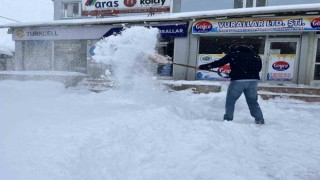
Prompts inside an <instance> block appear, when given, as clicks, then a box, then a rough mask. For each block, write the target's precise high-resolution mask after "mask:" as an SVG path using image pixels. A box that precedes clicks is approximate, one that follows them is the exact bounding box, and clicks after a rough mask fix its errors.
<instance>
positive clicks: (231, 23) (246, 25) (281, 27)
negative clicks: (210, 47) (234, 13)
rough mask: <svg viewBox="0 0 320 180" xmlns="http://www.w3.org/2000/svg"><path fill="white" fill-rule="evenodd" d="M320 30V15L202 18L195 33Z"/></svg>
mask: <svg viewBox="0 0 320 180" xmlns="http://www.w3.org/2000/svg"><path fill="white" fill-rule="evenodd" d="M294 31H320V16H300V17H268V18H242V19H226V20H200V21H196V22H195V23H194V24H193V28H192V33H193V34H209V33H247V32H294Z"/></svg>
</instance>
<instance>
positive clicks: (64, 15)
mask: <svg viewBox="0 0 320 180" xmlns="http://www.w3.org/2000/svg"><path fill="white" fill-rule="evenodd" d="M67 5H73V6H74V5H77V6H78V14H72V16H68V10H67V8H66V7H67ZM81 6H82V3H81V2H62V3H61V17H62V18H80V17H81V15H82V7H81Z"/></svg>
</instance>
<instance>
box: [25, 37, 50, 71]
mask: <svg viewBox="0 0 320 180" xmlns="http://www.w3.org/2000/svg"><path fill="white" fill-rule="evenodd" d="M51 47H52V46H51V41H25V42H24V55H23V57H24V59H23V63H22V68H23V70H27V71H47V70H51V68H52V66H51V54H52V53H51Z"/></svg>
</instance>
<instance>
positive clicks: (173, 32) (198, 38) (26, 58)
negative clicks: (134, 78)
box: [3, 3, 320, 85]
mask: <svg viewBox="0 0 320 180" xmlns="http://www.w3.org/2000/svg"><path fill="white" fill-rule="evenodd" d="M319 9H320V4H319V3H318V4H309V5H299V6H297V5H292V6H289V5H288V6H274V7H272V8H269V7H258V8H251V9H246V10H245V9H230V10H217V11H208V12H205V13H203V12H190V13H172V14H169V13H167V14H161V15H159V14H158V15H156V16H147V15H145V16H136V17H135V16H132V17H130V18H126V17H114V18H101V19H81V20H79V21H77V20H57V21H53V22H48V23H46V24H41V23H33V24H32V23H26V24H23V23H17V24H12V25H6V26H3V27H5V28H8V27H9V28H10V31H11V33H12V36H13V39H14V40H15V42H16V54H15V60H14V62H13V63H11V64H12V66H11V67H9V68H8V70H15V71H62V72H78V73H82V74H84V75H85V76H92V77H98V76H99V75H100V74H101V73H103V68H104V67H103V66H104V65H101V64H96V63H94V61H93V59H92V56H93V55H94V46H95V43H96V42H98V41H99V40H100V39H101V38H103V37H107V36H109V35H112V34H114V33H119V31H121V29H122V28H123V25H124V26H126V27H130V26H134V25H139V26H146V27H149V26H152V27H156V28H158V29H159V32H160V34H161V38H160V39H159V43H158V45H157V50H158V53H160V54H162V55H168V56H170V57H172V59H173V61H174V62H175V63H179V64H185V65H189V66H197V65H201V64H204V63H209V62H211V61H214V60H217V59H219V58H221V57H223V56H224V54H225V53H227V51H228V47H229V46H230V45H232V44H245V45H249V46H251V47H252V48H253V49H254V51H255V52H257V53H258V54H259V55H260V56H261V58H262V59H263V70H262V72H261V82H263V83H271V84H303V85H320V57H319V55H320V46H319V45H320V44H319V43H320V40H319V39H320V33H318V32H319V31H320V14H319ZM217 70H218V71H219V73H211V72H205V71H195V69H193V68H187V67H184V66H178V65H174V66H172V65H169V66H165V67H159V69H158V72H157V75H158V76H163V77H169V79H174V80H218V81H228V80H229V79H228V75H227V72H228V71H229V70H230V69H229V67H228V66H225V67H222V68H219V69H217Z"/></svg>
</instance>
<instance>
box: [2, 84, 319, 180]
mask: <svg viewBox="0 0 320 180" xmlns="http://www.w3.org/2000/svg"><path fill="white" fill-rule="evenodd" d="M145 88H146V86H137V87H135V88H133V89H131V90H130V91H122V90H110V91H105V92H102V93H93V92H90V91H86V90H74V89H65V87H64V86H63V84H60V83H57V82H51V81H42V82H36V81H25V82H20V81H0V92H1V93H0V102H1V103H0V114H1V118H0V147H1V148H0V179H11V180H43V179H46V180H50V179H52V180H57V179H61V180H62V179H69V180H72V179H75V180H82V179H83V180H88V179H91V180H105V179H112V180H125V179H135V180H150V179H154V180H164V179H167V180H172V179H181V180H195V179H197V180H199V179H203V180H209V179H222V180H229V179H237V180H257V179H259V180H273V179H281V180H318V179H320V173H319V172H320V151H319V149H320V143H319V139H320V131H319V127H320V121H319V116H320V111H319V107H320V104H319V103H305V102H301V101H294V100H281V99H278V100H268V101H263V100H260V101H259V103H260V105H261V107H262V110H263V112H264V116H265V120H266V124H265V125H263V126H259V125H255V124H254V120H253V118H252V117H250V115H249V111H248V108H247V105H246V102H245V99H244V98H243V96H242V97H241V98H240V99H239V101H238V102H237V105H236V112H235V119H234V121H233V122H224V121H222V116H223V113H224V101H225V94H226V92H225V90H224V91H223V92H221V93H210V94H193V93H192V92H191V90H190V91H189V90H186V91H180V92H172V93H169V92H167V91H165V90H163V89H162V88H161V87H160V86H158V85H153V86H149V89H145Z"/></svg>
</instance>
